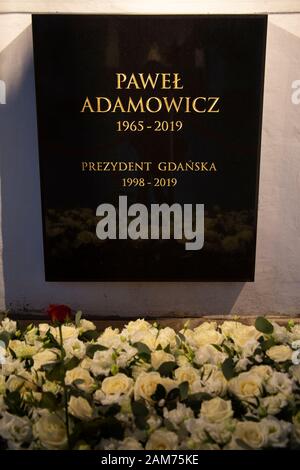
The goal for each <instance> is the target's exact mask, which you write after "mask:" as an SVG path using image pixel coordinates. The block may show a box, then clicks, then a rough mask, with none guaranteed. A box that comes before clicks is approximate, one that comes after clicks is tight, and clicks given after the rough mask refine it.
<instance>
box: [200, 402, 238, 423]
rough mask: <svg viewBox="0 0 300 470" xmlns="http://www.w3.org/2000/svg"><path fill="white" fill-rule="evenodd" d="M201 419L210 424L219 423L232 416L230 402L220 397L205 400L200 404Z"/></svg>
mask: <svg viewBox="0 0 300 470" xmlns="http://www.w3.org/2000/svg"><path fill="white" fill-rule="evenodd" d="M200 413H201V417H202V418H203V419H205V420H206V421H209V422H211V423H220V422H222V421H224V420H225V419H228V418H231V417H232V415H233V411H232V407H231V401H230V400H223V399H222V398H220V397H215V398H212V399H211V400H205V401H203V402H202V404H201V410H200Z"/></svg>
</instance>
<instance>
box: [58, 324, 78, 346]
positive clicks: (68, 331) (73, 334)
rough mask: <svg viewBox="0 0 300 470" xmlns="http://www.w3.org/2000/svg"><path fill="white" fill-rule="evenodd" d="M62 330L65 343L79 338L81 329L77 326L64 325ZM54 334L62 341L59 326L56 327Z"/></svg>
mask: <svg viewBox="0 0 300 470" xmlns="http://www.w3.org/2000/svg"><path fill="white" fill-rule="evenodd" d="M61 332H62V339H63V343H65V341H68V340H71V339H76V338H78V334H79V331H78V330H77V328H75V326H71V325H62V327H61ZM53 336H54V337H55V339H56V341H58V342H59V343H60V333H59V328H54V332H53Z"/></svg>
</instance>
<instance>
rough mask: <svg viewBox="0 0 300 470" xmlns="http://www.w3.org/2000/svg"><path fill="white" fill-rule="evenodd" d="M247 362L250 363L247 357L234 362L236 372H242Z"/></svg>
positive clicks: (247, 364)
mask: <svg viewBox="0 0 300 470" xmlns="http://www.w3.org/2000/svg"><path fill="white" fill-rule="evenodd" d="M249 364H251V362H250V361H249V359H247V358H243V359H239V360H238V361H237V362H236V364H235V370H236V371H237V372H244V371H245V370H247V368H248V366H249Z"/></svg>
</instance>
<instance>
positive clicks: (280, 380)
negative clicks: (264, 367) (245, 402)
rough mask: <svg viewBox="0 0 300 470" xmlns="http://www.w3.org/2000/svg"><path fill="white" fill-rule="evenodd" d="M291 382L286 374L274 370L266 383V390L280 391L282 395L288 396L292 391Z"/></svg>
mask: <svg viewBox="0 0 300 470" xmlns="http://www.w3.org/2000/svg"><path fill="white" fill-rule="evenodd" d="M292 389H293V382H292V380H291V379H289V377H288V375H287V374H285V373H283V372H276V371H275V372H274V373H273V375H272V376H271V377H270V379H269V380H268V381H267V383H266V390H267V392H268V393H271V394H275V393H279V392H280V393H282V394H283V395H284V396H286V397H289V396H290V395H291V393H292Z"/></svg>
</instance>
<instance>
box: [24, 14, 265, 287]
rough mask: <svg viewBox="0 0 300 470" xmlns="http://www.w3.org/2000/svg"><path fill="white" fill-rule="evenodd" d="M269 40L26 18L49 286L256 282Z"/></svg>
mask: <svg viewBox="0 0 300 470" xmlns="http://www.w3.org/2000/svg"><path fill="white" fill-rule="evenodd" d="M265 37H266V17H265V16H248V15H244V16H219V15H217V16H100V15H74V16H72V15H34V16H33V38H34V59H35V76H36V97H37V116H38V137H39V153H40V172H41V191H42V207H43V229H44V257H45V273H46V280H49V281H105V280H115V281H118V280H119V281H120V280H128V281H130V280H141V281H152V280H153V281H155V280H161V281H201V280H203V281H247V280H248V281H251V280H253V279H254V271H255V246H256V220H257V198H258V174H259V156H260V134H261V115H262V96H263V75H264V55H265Z"/></svg>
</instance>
